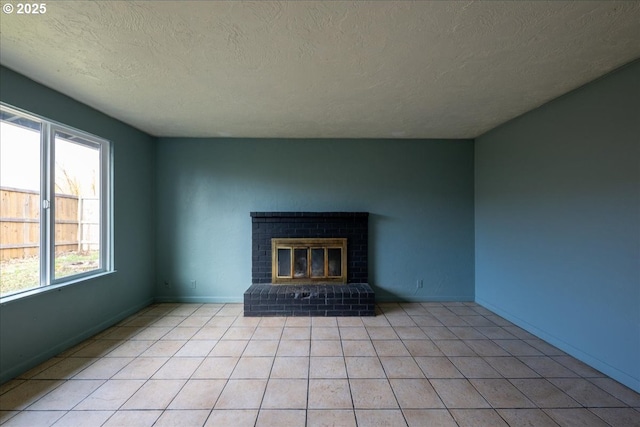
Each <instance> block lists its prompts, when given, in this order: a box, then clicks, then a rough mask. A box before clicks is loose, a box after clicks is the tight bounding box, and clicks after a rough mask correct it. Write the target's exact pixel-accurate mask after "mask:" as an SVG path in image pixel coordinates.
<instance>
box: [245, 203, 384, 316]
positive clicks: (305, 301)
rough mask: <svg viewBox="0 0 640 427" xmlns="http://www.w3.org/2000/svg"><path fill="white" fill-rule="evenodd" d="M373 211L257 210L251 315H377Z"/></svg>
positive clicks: (248, 294) (249, 302) (249, 294)
mask: <svg viewBox="0 0 640 427" xmlns="http://www.w3.org/2000/svg"><path fill="white" fill-rule="evenodd" d="M368 216H369V214H368V213H367V212H251V221H252V258H251V265H252V274H251V281H252V285H251V287H250V288H249V289H248V290H247V291H246V292H245V294H244V314H245V316H373V315H374V314H375V313H374V299H375V295H374V292H373V289H372V288H371V286H370V285H369V283H368V250H369V248H368Z"/></svg>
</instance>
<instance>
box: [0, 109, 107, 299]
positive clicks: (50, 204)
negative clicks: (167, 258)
mask: <svg viewBox="0 0 640 427" xmlns="http://www.w3.org/2000/svg"><path fill="white" fill-rule="evenodd" d="M0 109H2V110H3V111H6V112H9V113H12V114H16V115H19V116H22V117H24V118H26V119H29V120H32V121H36V122H39V123H40V124H41V129H40V159H39V161H40V249H39V257H40V284H39V286H37V287H34V288H29V289H25V290H24V291H18V292H16V293H12V294H8V295H6V296H2V297H1V298H0V302H2V303H4V302H7V301H10V300H14V299H19V298H22V297H25V296H29V295H33V294H37V293H41V292H45V291H48V290H51V289H55V288H58V287H60V286H66V285H70V284H74V283H78V282H80V281H84V280H86V279H89V278H93V277H96V276H101V275H104V274H107V273H111V272H113V271H114V266H113V186H112V182H113V155H112V144H111V141H109V140H107V139H105V138H101V137H98V136H96V135H93V134H90V133H88V132H85V131H82V130H79V129H76V128H73V127H71V126H67V125H64V124H61V123H58V122H55V121H53V120H49V119H47V118H45V117H42V116H39V115H37V114H33V113H30V112H27V111H24V110H21V109H19V108H16V107H13V106H10V105H7V104H5V103H3V102H0ZM56 133H64V134H67V135H71V136H77V137H79V138H80V139H82V142H79V143H80V144H81V145H85V146H89V147H91V148H94V149H98V151H99V156H100V188H99V191H100V196H99V197H100V209H99V211H100V232H99V235H100V246H99V247H100V255H99V258H98V268H97V269H93V270H90V271H85V272H81V273H78V274H73V275H70V276H64V277H61V278H59V279H56V278H55V263H54V260H55V143H54V141H55V137H56ZM87 143H88V144H87Z"/></svg>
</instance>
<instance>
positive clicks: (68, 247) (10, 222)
mask: <svg viewBox="0 0 640 427" xmlns="http://www.w3.org/2000/svg"><path fill="white" fill-rule="evenodd" d="M55 209H56V224H55V241H56V253H62V252H69V251H76V250H79V249H84V250H87V249H89V248H93V247H95V246H96V242H88V244H84V243H85V242H82V243H83V244H82V246H80V242H79V237H80V236H78V230H79V226H80V224H81V223H82V222H85V223H86V222H87V219H90V218H85V220H84V221H83V218H82V216H83V215H84V216H85V217H87V216H89V217H91V216H92V215H91V213H90V212H88V213H84V214H83V213H82V211H80V212H81V213H80V214H79V198H78V197H77V196H73V195H66V194H56V196H55ZM84 234H85V236H84V239H83V240H86V238H87V237H88V235H90V233H88V232H87V231H85V232H84ZM39 241H40V195H39V192H37V191H30V190H21V189H15V188H7V187H2V188H0V260H8V259H14V258H25V257H32V256H37V255H38V253H39Z"/></svg>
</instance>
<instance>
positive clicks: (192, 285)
mask: <svg viewBox="0 0 640 427" xmlns="http://www.w3.org/2000/svg"><path fill="white" fill-rule="evenodd" d="M195 288H196V281H195V280H192V281H191V289H195Z"/></svg>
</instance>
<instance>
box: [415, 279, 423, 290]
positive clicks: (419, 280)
mask: <svg viewBox="0 0 640 427" xmlns="http://www.w3.org/2000/svg"><path fill="white" fill-rule="evenodd" d="M423 285H424V283H423V281H422V279H418V280H417V281H416V289H422V286H423Z"/></svg>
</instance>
